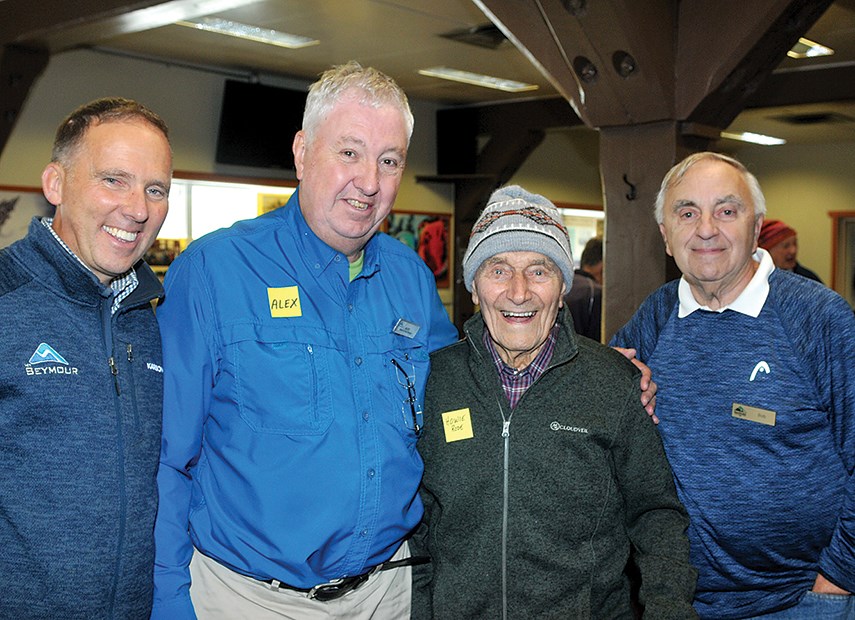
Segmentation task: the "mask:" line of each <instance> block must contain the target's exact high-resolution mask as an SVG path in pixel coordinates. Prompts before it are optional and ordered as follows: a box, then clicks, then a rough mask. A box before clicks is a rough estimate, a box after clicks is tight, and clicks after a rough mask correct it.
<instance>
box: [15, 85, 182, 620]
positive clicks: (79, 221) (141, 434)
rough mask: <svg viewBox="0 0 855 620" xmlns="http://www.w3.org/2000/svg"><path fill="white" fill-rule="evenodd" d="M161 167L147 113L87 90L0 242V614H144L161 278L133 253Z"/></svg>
mask: <svg viewBox="0 0 855 620" xmlns="http://www.w3.org/2000/svg"><path fill="white" fill-rule="evenodd" d="M171 178H172V154H171V149H170V146H169V140H168V137H167V128H166V125H165V124H164V122H163V121H162V120H161V119H160V117H158V116H157V115H155V114H154V113H152V112H151V111H150V110H148V109H147V108H144V107H143V106H141V105H140V104H138V103H136V102H133V101H128V100H125V99H115V98H111V99H101V100H98V101H94V102H92V103H89V104H87V105H85V106H83V107H81V108H79V109H77V110H75V111H74V112H73V113H72V114H71V115H70V116H69V117H68V118H67V119H66V120H65V121H63V123H62V124H61V125H60V127H59V130H58V131H57V134H56V141H55V142H54V147H53V155H52V159H51V162H50V163H49V164H48V165H47V167H46V168H45V170H44V172H43V173H42V189H43V191H44V194H45V197H46V198H47V199H48V200H49V201H50V202H51V203H52V204H54V205H55V206H56V213H55V215H54V216H53V218H43V219H36V218H34V219H33V221H32V222H31V224H30V229H29V233H28V234H27V236H26V237H25V238H24V239H22V240H20V241H18V242H16V243H14V244H13V245H11V246H9V247H8V248H7V249H5V250H3V251H2V252H0V316H2V317H3V321H4V329H3V338H2V339H0V359H2V360H3V362H4V363H3V364H2V365H0V575H2V580H0V583H2V591H1V592H0V618H15V619H16V620H18V619H22V618H63V619H75V618H79V619H86V620H93V619H97V620H103V619H108V618H115V619H121V620H146V619H147V618H148V617H149V613H150V611H151V602H152V571H153V568H154V533H153V529H154V518H155V512H156V509H157V487H156V484H155V474H156V472H157V463H158V458H157V457H158V454H159V451H160V427H161V399H162V389H163V369H162V360H161V352H160V335H159V333H158V329H157V323H156V321H155V318H154V312H153V310H152V304H151V302H152V301H153V300H156V299H158V298H159V297H161V296H162V294H163V288H162V287H161V285H160V282H159V280H158V279H157V277H156V276H155V275H154V273H152V271H151V269H149V267H148V266H147V265H146V264H145V263H144V262H143V261H142V260H141V258H142V256H143V253H144V252H145V251H146V250H147V249H148V247H149V246H150V245H151V243H152V241H153V240H154V238H155V237H156V236H157V233H158V231H159V230H160V226H161V224H163V220H164V218H165V217H166V211H167V196H168V194H169V186H170V182H171Z"/></svg>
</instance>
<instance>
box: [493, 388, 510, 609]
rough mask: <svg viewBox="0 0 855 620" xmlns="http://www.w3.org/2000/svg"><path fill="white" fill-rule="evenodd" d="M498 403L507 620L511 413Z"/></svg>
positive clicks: (503, 582)
mask: <svg viewBox="0 0 855 620" xmlns="http://www.w3.org/2000/svg"><path fill="white" fill-rule="evenodd" d="M496 404H498V405H499V413H500V414H501V415H502V440H503V442H504V444H505V445H504V462H503V464H502V474H503V479H502V620H508V477H509V472H510V467H509V464H510V441H511V418H513V417H514V412H513V410H511V415H509V416H508V417H507V418H506V417H505V410H504V409H503V408H502V401H501V399H499V398H496Z"/></svg>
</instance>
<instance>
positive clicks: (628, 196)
mask: <svg viewBox="0 0 855 620" xmlns="http://www.w3.org/2000/svg"><path fill="white" fill-rule="evenodd" d="M623 182H624V183H626V184H627V185H629V192H627V194H626V199H627V200H635V199H636V198H637V197H638V194H637V193H636V191H635V185H633V184H632V183H630V182H629V179H627V178H626V175H625V174H624V175H623Z"/></svg>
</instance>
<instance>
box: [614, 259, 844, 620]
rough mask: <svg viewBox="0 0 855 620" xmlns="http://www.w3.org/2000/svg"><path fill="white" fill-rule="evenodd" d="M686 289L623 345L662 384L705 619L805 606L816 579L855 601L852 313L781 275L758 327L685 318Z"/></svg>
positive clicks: (731, 318)
mask: <svg viewBox="0 0 855 620" xmlns="http://www.w3.org/2000/svg"><path fill="white" fill-rule="evenodd" d="M677 287H678V282H676V281H675V282H672V283H669V284H666V285H665V286H664V287H662V288H660V289H659V290H657V291H656V292H655V293H653V295H651V296H650V297H649V298H648V299H647V300H646V301H645V302H644V303H643V304H642V306H641V308H639V310H638V312H637V313H636V314H635V316H634V317H633V318H632V319H631V320H630V322H629V323H628V324H627V325H626V326H625V327H624V328H623V329H622V330H620V331H619V332H618V333H617V334H616V336H615V338H614V339H613V341H612V344H616V345H619V346H625V347H635V348H637V349H638V354H639V358H640V359H641V360H642V361H644V362H645V363H647V364H648V365H649V366H650V367H651V369H652V370H653V376H654V379H655V380H656V382H657V383H658V384H659V392H658V394H657V397H656V398H657V404H656V413H657V415H658V416H659V418H660V420H661V423H660V424H659V431H660V433H661V435H662V440H663V443H664V445H665V452H666V454H667V455H668V459H669V461H670V462H671V467H672V468H673V470H674V478H675V481H676V483H677V492H678V494H679V496H680V499H681V500H682V502H683V503H684V504H685V506H686V509H687V510H688V511H689V517H690V522H691V524H690V526H689V541H690V544H691V557H692V563H693V564H694V565H695V566H696V567H697V568H698V571H699V576H698V586H697V590H696V594H695V608H696V609H697V611H698V613H699V615H700V616H701V617H702V618H721V619H735V618H746V617H753V616H755V615H759V614H765V613H770V612H773V611H777V610H780V609H784V608H787V607H792V606H793V605H795V604H796V603H797V602H798V600H799V598H800V597H801V596H802V594H803V593H804V592H805V591H806V590H809V589H810V588H811V587H812V585H813V582H814V580H815V578H816V575H817V572H819V573H822V574H823V575H824V576H825V577H826V578H828V579H829V580H831V581H832V582H833V583H835V584H837V585H838V586H840V587H842V588H844V589H846V590H848V591H850V592H855V476H853V472H855V349H853V342H855V318H853V314H852V310H851V309H850V308H849V306H848V304H847V303H846V302H845V301H844V300H843V298H841V297H840V296H839V295H837V294H836V293H834V292H833V291H831V290H829V289H827V288H825V287H824V286H822V285H820V284H818V283H816V282H813V281H811V280H809V279H807V278H803V277H801V276H798V275H795V274H793V273H790V272H787V271H782V270H780V269H776V270H774V271H773V272H772V273H771V275H770V276H769V295H768V297H767V298H766V301H765V303H764V305H763V308H762V311H761V312H760V314H759V315H758V316H757V317H756V318H754V317H751V316H748V315H745V314H741V313H738V312H734V311H733V310H725V311H724V312H721V313H719V312H710V311H705V310H696V311H695V312H692V313H691V314H689V315H688V316H685V317H683V318H679V317H678V315H677V310H678V305H679V303H678V299H677Z"/></svg>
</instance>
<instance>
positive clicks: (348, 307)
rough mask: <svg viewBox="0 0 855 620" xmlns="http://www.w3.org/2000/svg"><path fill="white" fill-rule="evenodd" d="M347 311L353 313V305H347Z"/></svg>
mask: <svg viewBox="0 0 855 620" xmlns="http://www.w3.org/2000/svg"><path fill="white" fill-rule="evenodd" d="M347 311H348V312H353V304H347Z"/></svg>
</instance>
